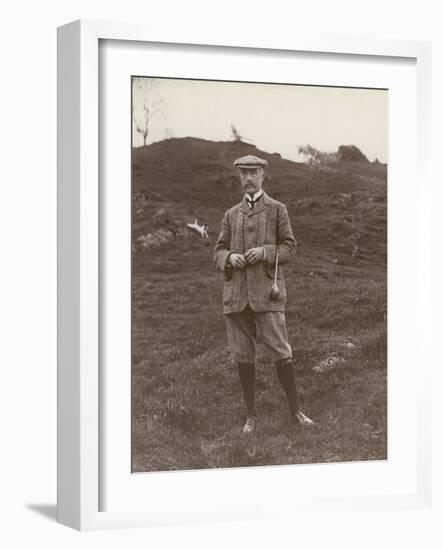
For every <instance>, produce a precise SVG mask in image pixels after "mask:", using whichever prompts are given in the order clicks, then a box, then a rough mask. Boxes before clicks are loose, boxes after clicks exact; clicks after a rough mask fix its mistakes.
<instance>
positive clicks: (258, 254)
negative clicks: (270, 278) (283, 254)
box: [244, 246, 266, 264]
mask: <svg viewBox="0 0 442 550" xmlns="http://www.w3.org/2000/svg"><path fill="white" fill-rule="evenodd" d="M265 257H266V251H265V248H264V247H262V246H258V247H257V248H249V250H247V252H246V253H245V254H244V258H245V259H246V261H247V263H248V264H256V263H257V262H260V261H261V260H264V259H265Z"/></svg>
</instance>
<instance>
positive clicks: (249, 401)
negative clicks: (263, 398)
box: [238, 363, 256, 416]
mask: <svg viewBox="0 0 442 550" xmlns="http://www.w3.org/2000/svg"><path fill="white" fill-rule="evenodd" d="M238 372H239V379H240V381H241V387H242V391H243V394H244V401H245V402H246V408H247V415H248V416H256V410H255V365H254V364H253V363H238Z"/></svg>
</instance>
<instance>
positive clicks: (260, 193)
mask: <svg viewBox="0 0 442 550" xmlns="http://www.w3.org/2000/svg"><path fill="white" fill-rule="evenodd" d="M261 195H262V189H260V190H259V191H257V192H256V193H255V194H254V195H253V196H252V195H251V194H250V193H246V199H249V200H250V201H256V200H258V199H259V197H260V196H261Z"/></svg>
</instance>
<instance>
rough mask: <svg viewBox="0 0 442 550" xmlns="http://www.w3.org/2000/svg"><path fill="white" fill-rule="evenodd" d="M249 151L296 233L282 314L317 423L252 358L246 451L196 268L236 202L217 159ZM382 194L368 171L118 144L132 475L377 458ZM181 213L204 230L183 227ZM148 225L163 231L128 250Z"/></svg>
mask: <svg viewBox="0 0 442 550" xmlns="http://www.w3.org/2000/svg"><path fill="white" fill-rule="evenodd" d="M249 152H253V154H258V155H259V156H262V157H264V158H267V160H268V161H269V166H270V170H269V174H270V175H271V177H269V178H268V179H267V181H266V182H265V183H264V187H265V189H266V191H267V192H268V193H269V194H270V195H271V196H273V197H275V198H277V199H279V200H282V201H283V202H284V203H286V204H287V206H288V209H289V215H290V218H291V221H292V226H293V230H294V233H295V237H296V238H297V240H298V252H297V256H296V257H295V259H294V261H293V262H292V263H291V264H289V265H287V266H286V269H285V275H286V283H287V290H288V296H289V298H288V304H287V310H286V319H287V328H288V332H289V340H290V343H291V344H292V347H293V350H294V362H295V372H296V377H297V383H298V391H299V397H300V401H301V405H302V408H303V410H304V411H305V412H306V413H307V414H308V415H309V416H311V417H312V418H313V419H314V420H315V422H317V426H315V427H314V428H312V429H309V430H304V431H303V430H302V429H299V428H296V427H293V426H292V425H291V423H290V416H289V411H288V406H287V403H286V400H285V397H284V394H283V391H282V388H281V387H280V385H279V383H278V380H277V377H276V373H275V371H274V368H273V366H272V365H267V364H258V365H257V409H258V414H259V423H258V429H257V434H256V438H255V440H254V442H253V446H252V447H253V448H251V447H250V442H246V441H245V440H244V436H243V434H242V432H241V427H242V424H243V421H244V406H243V402H242V396H241V391H240V385H239V381H238V375H237V372H236V369H235V368H234V366H233V365H232V363H231V361H230V356H229V350H228V347H227V340H226V334H225V324H224V319H223V315H222V307H221V305H222V299H221V298H222V276H221V275H220V274H217V273H215V271H214V268H213V263H212V255H213V246H214V243H215V240H216V238H217V235H218V230H219V225H220V221H221V218H222V215H223V213H224V211H225V210H226V208H228V207H230V206H231V205H233V204H234V203H235V202H237V201H238V200H239V190H238V186H237V184H236V183H235V179H234V173H233V171H232V169H231V162H232V160H233V159H235V158H237V157H239V156H241V155H244V154H248V153H249ZM166 159H167V162H166ZM170 159H173V160H170ZM386 191H387V183H386V167H385V166H384V165H374V164H371V163H352V162H346V163H339V164H334V165H331V166H329V167H324V168H323V169H318V168H310V167H308V166H305V165H303V164H297V163H293V162H290V161H287V160H284V159H279V158H278V157H277V156H276V155H269V154H267V153H265V152H262V151H258V150H256V149H255V148H253V147H252V146H247V145H244V144H237V143H214V142H206V141H204V140H196V139H191V138H186V139H174V140H168V141H166V142H161V143H157V144H154V145H151V146H147V147H143V148H138V149H134V152H133V193H134V200H133V205H134V207H133V254H132V469H133V471H136V472H140V471H155V470H183V469H184V470H187V469H194V468H226V467H237V466H256V465H271V464H297V463H312V462H335V461H353V460H379V459H385V458H387V360H386V357H387V334H386V303H387V295H386V283H387V277H386V273H387V272H386V267H387V266H386V262H387V254H386V251H387V242H386V199H387V196H386ZM141 195H142V198H141V199H140V196H141ZM159 212H160V213H161V215H160V216H159V215H158V213H159ZM194 218H198V220H199V222H200V223H208V225H209V239H203V238H201V237H199V236H198V235H196V234H192V233H190V232H187V231H186V230H185V229H184V226H185V223H187V222H193V220H194ZM177 228H178V229H177ZM158 232H160V233H161V234H163V235H169V238H165V239H163V240H162V241H161V242H160V243H158V244H156V245H155V246H151V247H148V248H146V249H143V248H142V247H140V245H139V240H138V238H139V237H140V236H141V235H145V234H146V233H150V234H151V235H154V236H155V234H156V233H158Z"/></svg>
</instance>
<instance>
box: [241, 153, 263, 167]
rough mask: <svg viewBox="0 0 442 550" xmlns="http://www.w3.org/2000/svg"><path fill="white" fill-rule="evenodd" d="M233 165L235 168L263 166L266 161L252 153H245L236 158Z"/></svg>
mask: <svg viewBox="0 0 442 550" xmlns="http://www.w3.org/2000/svg"><path fill="white" fill-rule="evenodd" d="M233 166H235V168H265V167H266V166H267V161H266V160H264V159H260V158H259V157H255V156H253V155H247V156H245V157H241V158H239V159H236V160H235V161H234V163H233Z"/></svg>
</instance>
